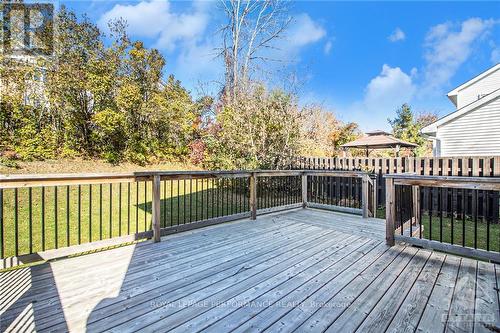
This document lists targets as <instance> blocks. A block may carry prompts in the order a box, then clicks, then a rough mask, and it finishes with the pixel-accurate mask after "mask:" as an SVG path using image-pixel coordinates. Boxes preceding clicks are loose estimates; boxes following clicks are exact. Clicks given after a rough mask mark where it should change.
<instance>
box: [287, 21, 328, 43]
mask: <svg viewBox="0 0 500 333" xmlns="http://www.w3.org/2000/svg"><path fill="white" fill-rule="evenodd" d="M287 35H288V41H289V43H290V44H291V45H292V46H294V47H302V46H306V45H308V44H312V43H315V42H317V41H319V40H320V39H322V38H323V37H325V36H326V30H325V29H324V28H323V27H322V26H321V25H320V24H319V23H317V22H314V21H313V20H312V19H311V17H310V16H309V15H307V14H305V13H303V14H300V15H298V16H296V17H295V20H294V22H293V25H292V26H291V27H290V29H289V31H288V34H287Z"/></svg>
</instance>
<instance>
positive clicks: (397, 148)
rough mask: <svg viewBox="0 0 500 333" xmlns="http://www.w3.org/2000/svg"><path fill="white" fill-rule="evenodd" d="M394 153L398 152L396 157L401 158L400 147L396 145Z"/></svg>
mask: <svg viewBox="0 0 500 333" xmlns="http://www.w3.org/2000/svg"><path fill="white" fill-rule="evenodd" d="M394 151H395V152H396V157H399V145H396V147H395V148H394Z"/></svg>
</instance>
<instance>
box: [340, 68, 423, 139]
mask: <svg viewBox="0 0 500 333" xmlns="http://www.w3.org/2000/svg"><path fill="white" fill-rule="evenodd" d="M416 74H417V70H416V69H415V68H413V69H412V70H411V72H410V74H407V73H405V72H404V71H403V70H401V68H399V67H391V66H389V65H387V64H384V65H383V66H382V71H381V72H380V74H378V75H377V76H376V77H374V78H373V79H371V80H370V82H369V83H368V84H367V86H366V88H365V93H364V96H363V99H362V100H361V101H358V102H355V103H354V104H353V105H351V107H350V110H349V114H350V115H351V116H352V120H353V121H356V122H358V123H360V125H361V126H362V128H363V129H364V130H373V129H379V128H380V129H386V128H387V127H388V123H387V116H388V115H391V114H393V113H394V112H395V110H396V109H397V108H398V107H400V106H401V105H402V104H403V103H409V102H411V101H412V99H413V98H414V96H415V93H416V90H417V87H416V85H415V83H414V78H415V76H416Z"/></svg>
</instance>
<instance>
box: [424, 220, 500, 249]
mask: <svg viewBox="0 0 500 333" xmlns="http://www.w3.org/2000/svg"><path fill="white" fill-rule="evenodd" d="M422 226H423V228H424V232H423V235H422V237H423V238H425V239H431V240H436V241H439V240H442V242H444V243H449V244H457V245H464V244H463V243H464V240H465V246H468V247H477V248H478V249H483V250H486V249H487V248H488V247H487V239H488V237H487V231H488V224H487V223H486V222H485V221H482V219H478V222H477V240H476V242H477V243H476V244H475V240H474V234H475V224H474V220H473V219H472V218H471V217H470V216H469V217H467V218H466V219H465V222H464V221H463V220H462V219H456V218H454V219H453V225H452V219H451V217H443V219H442V222H440V219H439V217H436V216H433V217H432V225H431V223H430V218H429V216H428V215H424V216H422ZM464 231H465V233H464ZM463 235H465V238H463ZM452 236H453V240H452ZM489 250H490V251H497V252H500V225H499V224H494V223H490V224H489Z"/></svg>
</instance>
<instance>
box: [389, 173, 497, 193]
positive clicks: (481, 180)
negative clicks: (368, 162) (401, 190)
mask: <svg viewBox="0 0 500 333" xmlns="http://www.w3.org/2000/svg"><path fill="white" fill-rule="evenodd" d="M384 178H386V179H393V181H394V185H414V186H429V187H447V188H462V189H470V190H486V191H500V177H461V176H422V175H417V174H387V175H384Z"/></svg>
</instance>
